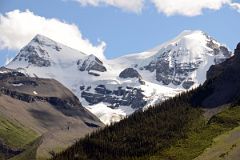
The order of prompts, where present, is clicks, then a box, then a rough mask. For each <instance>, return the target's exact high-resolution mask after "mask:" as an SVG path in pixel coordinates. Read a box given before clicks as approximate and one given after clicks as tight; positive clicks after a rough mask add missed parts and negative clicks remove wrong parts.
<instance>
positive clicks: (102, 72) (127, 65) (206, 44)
mask: <svg viewBox="0 0 240 160" xmlns="http://www.w3.org/2000/svg"><path fill="white" fill-rule="evenodd" d="M231 55H232V53H231V52H230V51H229V50H228V49H227V48H226V47H225V46H224V45H222V44H220V43H219V42H217V41H216V40H214V39H213V38H211V37H210V36H208V35H206V34H205V33H203V32H202V31H185V32H183V33H182V34H180V35H179V36H178V37H177V38H175V39H174V40H172V41H170V42H167V43H165V44H163V45H161V46H159V47H156V48H155V49H152V50H150V51H147V52H143V53H138V54H133V55H127V56H124V57H120V58H117V59H113V60H100V59H98V58H97V57H95V56H93V55H86V54H84V53H81V52H78V51H76V50H73V49H70V48H68V47H66V46H64V45H62V44H59V43H57V42H54V41H52V40H50V39H48V38H47V37H44V36H41V35H37V36H36V37H35V38H34V39H33V40H32V41H31V42H30V43H29V44H28V45H27V46H26V47H24V48H23V49H22V50H21V51H20V53H19V54H18V55H17V56H16V58H15V59H14V60H13V61H12V62H10V63H9V64H8V65H7V66H6V67H7V68H12V69H18V70H19V71H21V72H23V73H26V74H28V75H30V76H32V77H42V78H54V79H56V80H58V81H60V82H61V83H62V84H64V85H65V86H66V87H68V88H69V89H70V90H71V91H73V92H74V93H75V95H77V97H78V98H79V99H80V101H81V103H82V104H83V106H84V107H86V108H87V109H89V110H90V111H91V112H92V113H94V114H95V115H96V116H97V117H98V118H100V119H101V120H102V121H103V122H104V123H106V124H109V123H111V122H115V121H119V120H120V119H122V118H124V117H125V116H126V115H130V114H132V113H133V112H134V111H136V110H141V109H143V108H144V109H145V108H148V106H150V105H154V104H156V103H159V102H162V101H164V100H166V99H168V98H170V97H173V96H175V95H177V94H178V93H180V92H182V91H185V90H187V89H191V88H194V87H197V86H198V85H199V84H201V83H203V82H204V80H205V79H206V76H205V74H206V71H207V70H208V69H209V67H210V66H211V65H213V64H218V63H220V62H222V61H223V60H225V59H226V58H229V57H230V56H231Z"/></svg>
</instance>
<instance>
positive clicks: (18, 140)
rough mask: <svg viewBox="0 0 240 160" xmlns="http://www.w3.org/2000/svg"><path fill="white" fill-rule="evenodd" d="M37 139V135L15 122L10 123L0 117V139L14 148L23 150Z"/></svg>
mask: <svg viewBox="0 0 240 160" xmlns="http://www.w3.org/2000/svg"><path fill="white" fill-rule="evenodd" d="M37 137H38V135H37V133H35V132H34V131H32V130H30V129H28V128H26V127H24V126H23V125H21V124H20V123H18V122H16V121H10V120H8V119H6V118H4V117H3V116H1V115H0V138H1V139H2V141H3V142H4V143H5V144H6V145H8V146H10V147H14V148H24V147H25V146H26V145H27V144H29V143H31V142H32V141H34V140H35V139H36V138H37Z"/></svg>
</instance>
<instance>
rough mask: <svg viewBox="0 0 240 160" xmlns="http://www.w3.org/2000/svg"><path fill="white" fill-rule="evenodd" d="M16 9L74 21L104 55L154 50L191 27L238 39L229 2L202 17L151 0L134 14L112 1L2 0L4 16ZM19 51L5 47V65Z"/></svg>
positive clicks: (238, 21) (1, 53)
mask: <svg viewBox="0 0 240 160" xmlns="http://www.w3.org/2000/svg"><path fill="white" fill-rule="evenodd" d="M80 1H81V0H80ZM119 1H121V0H119ZM159 1H161V0H159ZM233 2H234V3H238V2H239V1H233ZM16 9H18V10H20V12H25V11H26V10H27V9H28V10H29V11H30V12H32V13H34V15H38V16H41V17H45V18H46V19H51V18H55V19H58V20H60V21H61V22H65V23H68V24H72V23H74V24H75V25H76V26H77V27H78V29H79V31H80V32H81V34H82V36H83V37H84V38H85V39H88V40H89V41H90V43H91V44H93V46H94V45H99V43H100V42H99V41H104V42H105V43H106V48H105V51H104V54H105V56H106V57H107V58H115V57H118V56H121V55H124V54H128V53H134V52H141V51H144V50H148V49H151V48H153V47H155V46H157V45H159V44H161V43H163V42H165V41H167V40H170V39H172V38H174V37H176V36H177V35H178V34H179V33H181V32H182V31H183V30H189V29H190V30H203V31H205V32H207V33H208V34H209V35H211V36H213V37H214V38H215V39H217V40H219V41H220V42H222V43H224V44H226V45H227V46H228V47H229V48H230V49H234V47H235V46H236V44H237V43H238V42H239V41H240V13H239V12H238V11H237V10H236V9H233V8H232V7H230V6H229V5H223V6H222V7H221V8H220V9H216V10H213V9H203V13H202V14H201V15H197V16H189V15H182V14H179V13H176V14H173V15H167V14H166V13H163V12H159V11H158V9H157V8H156V6H154V4H153V3H150V2H149V1H146V2H145V4H144V7H143V8H142V9H141V11H140V12H138V11H137V13H136V11H131V10H129V9H125V8H123V7H122V8H120V7H116V6H113V5H108V4H103V5H97V6H91V5H87V6H83V5H81V3H80V2H75V1H73V0H34V1H32V0H0V13H1V15H2V16H5V14H6V13H7V12H11V11H14V10H16ZM1 23H2V22H1V21H0V28H1ZM29 29H31V28H29ZM8 32H11V30H10V31H9V30H8ZM0 33H1V34H2V33H3V32H1V31H0ZM13 33H14V31H13ZM63 34H64V33H63ZM0 36H1V35H0ZM0 45H1V44H0ZM6 48H8V49H6ZM18 51H19V49H18V48H16V47H15V48H14V47H12V48H11V47H5V48H4V47H2V48H1V50H0V64H1V65H3V64H4V62H5V61H6V57H12V56H14V55H15V54H16V53H17V52H18Z"/></svg>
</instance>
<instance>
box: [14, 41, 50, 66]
mask: <svg viewBox="0 0 240 160" xmlns="http://www.w3.org/2000/svg"><path fill="white" fill-rule="evenodd" d="M47 57H48V53H47V51H44V50H43V49H42V48H41V47H40V46H37V47H36V46H31V45H28V46H26V47H24V48H23V49H22V50H21V51H20V53H19V55H18V56H17V57H15V59H14V60H13V61H16V60H19V61H26V62H28V63H29V64H32V65H35V66H38V67H49V66H50V65H51V62H50V61H49V60H48V59H47Z"/></svg>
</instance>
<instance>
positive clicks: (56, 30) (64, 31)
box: [0, 10, 106, 58]
mask: <svg viewBox="0 0 240 160" xmlns="http://www.w3.org/2000/svg"><path fill="white" fill-rule="evenodd" d="M36 34H42V35H45V36H47V37H49V38H51V39H53V40H55V41H57V42H60V43H63V44H65V45H68V46H70V47H72V48H74V49H77V50H80V51H82V52H85V53H86V54H95V55H97V56H98V57H100V58H103V57H104V55H103V52H104V48H105V45H106V44H105V43H104V42H100V43H99V44H98V45H97V46H94V45H93V44H92V43H91V42H90V41H89V40H88V39H86V38H83V36H82V34H81V32H80V30H79V28H78V27H77V26H76V25H75V24H69V23H66V22H63V21H60V20H58V19H54V18H51V19H48V18H45V17H41V16H38V15H35V14H34V13H33V12H31V11H29V10H26V11H24V12H21V11H19V10H14V11H11V12H7V13H5V15H1V14H0V35H1V36H0V49H11V50H19V49H21V48H22V47H23V46H24V45H26V44H27V43H28V42H29V41H30V40H31V39H32V38H33V37H34V36H35V35H36Z"/></svg>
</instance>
